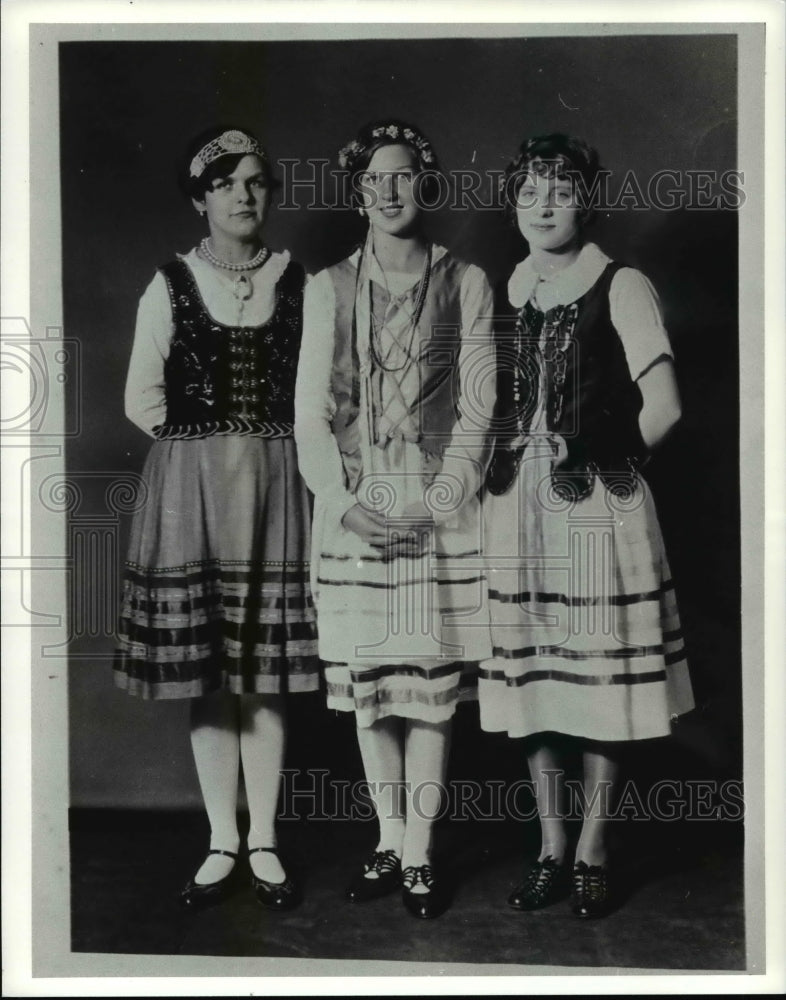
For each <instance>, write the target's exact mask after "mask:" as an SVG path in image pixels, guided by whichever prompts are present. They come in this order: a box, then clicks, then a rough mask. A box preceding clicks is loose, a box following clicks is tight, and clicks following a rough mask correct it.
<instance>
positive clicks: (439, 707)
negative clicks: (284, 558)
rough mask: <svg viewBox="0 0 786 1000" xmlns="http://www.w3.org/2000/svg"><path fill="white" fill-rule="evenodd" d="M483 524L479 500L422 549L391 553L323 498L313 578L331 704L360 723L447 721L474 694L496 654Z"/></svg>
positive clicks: (317, 513)
mask: <svg viewBox="0 0 786 1000" xmlns="http://www.w3.org/2000/svg"><path fill="white" fill-rule="evenodd" d="M479 530H480V517H479V508H478V504H477V503H476V502H473V503H470V504H468V505H467V507H465V508H464V509H463V510H462V511H461V512H460V514H459V515H458V517H457V518H456V523H454V524H452V525H450V526H444V527H439V528H437V529H436V530H435V531H434V532H433V534H432V535H431V537H430V544H429V545H428V546H427V547H426V549H425V551H424V552H422V553H421V554H419V555H399V556H395V557H393V558H386V557H384V556H382V555H380V554H379V552H378V551H376V550H374V549H372V548H371V547H370V546H368V545H366V544H365V543H364V542H363V541H362V540H361V539H360V538H359V537H358V536H357V535H356V534H354V533H353V532H351V531H347V530H346V529H345V528H343V527H342V526H341V524H340V523H339V522H338V520H337V519H335V518H334V517H332V516H331V511H330V505H329V504H327V505H323V504H321V503H320V502H319V501H318V502H317V505H316V510H315V519H314V536H315V542H314V547H315V550H316V551H317V556H316V558H315V560H314V564H313V566H314V570H313V577H312V580H313V588H314V593H315V599H316V604H317V611H318V615H319V650H320V656H321V658H322V659H323V660H324V661H325V664H326V666H325V679H326V682H327V692H328V701H327V703H328V707H329V708H334V709H337V710H340V711H354V712H355V714H356V720H357V724H358V726H361V727H366V726H370V725H371V724H372V723H374V722H375V721H376V720H377V719H380V718H383V717H385V716H391V715H392V716H400V717H404V718H411V719H420V720H423V721H426V722H443V721H445V720H447V719H449V718H451V716H452V715H453V713H454V712H455V709H456V705H457V703H458V702H459V701H460V700H464V699H471V698H475V697H476V696H477V665H478V662H479V661H480V660H482V659H485V658H486V657H488V656H490V654H491V646H490V634H489V619H488V608H487V604H486V601H485V579H484V574H483V569H482V562H481V559H480V537H479ZM317 539H319V543H318V542H317Z"/></svg>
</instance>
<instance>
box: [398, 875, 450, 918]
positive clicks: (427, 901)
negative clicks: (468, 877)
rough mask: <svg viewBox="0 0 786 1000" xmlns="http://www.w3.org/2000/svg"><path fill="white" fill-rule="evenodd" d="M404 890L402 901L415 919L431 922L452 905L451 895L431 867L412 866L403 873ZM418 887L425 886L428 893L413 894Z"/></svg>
mask: <svg viewBox="0 0 786 1000" xmlns="http://www.w3.org/2000/svg"><path fill="white" fill-rule="evenodd" d="M402 880H403V883H404V888H403V891H402V893H401V899H402V901H403V903H404V907H405V908H406V909H407V910H408V911H409V912H410V913H411V914H412V916H413V917H420V919H421V920H430V919H432V918H433V917H438V916H440V915H441V914H443V913H444V912H445V910H447V908H448V906H449V905H450V894H449V893H448V891H447V889H446V887H445V885H444V883H442V882H439V881H437V879H436V878H435V877H434V872H433V870H432V868H431V865H417V866H415V865H411V866H410V867H409V868H405V869H404V871H403V873H402ZM416 885H424V886H425V887H426V888H427V889H428V892H413V891H412V890H413V889H414V888H415V886H416Z"/></svg>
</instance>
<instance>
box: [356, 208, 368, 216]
mask: <svg viewBox="0 0 786 1000" xmlns="http://www.w3.org/2000/svg"><path fill="white" fill-rule="evenodd" d="M365 214H366V210H365V208H362V207H361V208H359V209H358V215H365Z"/></svg>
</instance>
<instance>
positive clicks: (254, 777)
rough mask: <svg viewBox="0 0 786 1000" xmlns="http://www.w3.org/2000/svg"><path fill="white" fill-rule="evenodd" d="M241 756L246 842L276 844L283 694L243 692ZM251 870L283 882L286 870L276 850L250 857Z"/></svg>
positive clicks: (261, 875)
mask: <svg viewBox="0 0 786 1000" xmlns="http://www.w3.org/2000/svg"><path fill="white" fill-rule="evenodd" d="M240 713H241V714H240V757H241V760H242V762H243V778H244V781H245V786H246V799H247V800H248V811H249V815H250V818H251V827H250V829H249V831H248V846H249V848H252V847H275V846H276V827H275V824H276V812H277V810H278V796H279V790H280V787H281V768H282V767H283V765H284V749H285V744H286V715H285V712H284V698H283V695H280V694H266V695H263V694H244V695H242V696H241V698H240ZM249 864H250V866H251V870H252V872H253V873H254V874H255V875H256V876H257V878H261V879H264V880H265V881H266V882H283V881H284V879H285V878H286V873H285V871H284V869H283V868H282V867H281V863H280V861H279V860H278V858H277V857H276V855H275V854H270V853H269V852H267V851H264V852H257V853H255V854H252V855H251V856H250V857H249Z"/></svg>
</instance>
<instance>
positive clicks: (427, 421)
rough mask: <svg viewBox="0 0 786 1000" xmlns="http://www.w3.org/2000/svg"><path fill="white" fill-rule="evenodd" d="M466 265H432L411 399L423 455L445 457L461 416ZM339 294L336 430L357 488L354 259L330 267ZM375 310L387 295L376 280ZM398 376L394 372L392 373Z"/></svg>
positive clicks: (350, 481)
mask: <svg viewBox="0 0 786 1000" xmlns="http://www.w3.org/2000/svg"><path fill="white" fill-rule="evenodd" d="M466 269H467V265H466V264H464V263H462V262H460V261H457V260H454V259H453V258H452V257H451V256H450V255H449V254H445V255H444V256H443V257H441V258H440V259H439V260H438V261H437V262H436V263H435V264H434V266H433V268H432V271H431V280H430V282H429V287H428V292H427V295H426V301H425V303H424V305H423V311H422V313H421V316H420V321H419V323H418V336H419V345H420V347H419V361H418V367H419V376H420V377H419V388H418V391H417V393H416V394H415V395H414V396H413V398H412V399H411V400H408V401H407V402H408V405H409V408H410V414H411V416H412V418H413V420H414V422H415V425H416V427H417V432H416V434H415V437H416V443H417V445H418V447H419V448H420V449H421V451H422V452H423V453H428V454H431V455H434V454H436V455H439V456H440V457H441V455H442V454H443V452H444V449H445V447H446V446H447V445H448V444H449V442H450V438H451V434H452V430H453V425H454V424H455V422H456V418H457V416H458V400H459V381H458V358H459V351H460V348H461V281H462V278H463V277H464V273H465V271H466ZM328 273H329V274H330V277H331V279H332V281H333V288H334V291H335V298H336V312H335V348H334V352H333V368H332V372H331V382H330V384H331V390H332V393H333V398H334V400H335V403H336V412H335V414H334V416H333V420H332V430H333V434H334V436H335V438H336V442H337V444H338V448H339V451H340V452H341V459H342V462H343V464H344V476H345V485H346V486H347V488H348V489H349V490H351V491H352V492H354V491H355V489H356V488H357V484H358V480H359V479H360V477H361V475H362V472H363V470H362V459H361V453H360V429H359V425H358V416H359V410H360V360H359V357H358V347H357V331H356V330H355V329H354V310H355V294H356V282H357V268H356V267H355V265H354V263H352V262H351V261H349V260H344V261H341V263H339V264H335V265H334V266H333V267H330V268H328ZM372 288H373V296H374V303H373V306H374V313H375V314H377V313H378V311H380V310H381V311H383V312H384V307H385V306H386V305H387V301H388V300H387V293H386V292H385V290H384V289H382V288H380V287H379V286H378V285H376V284H374V283H372ZM391 377H395V376H391Z"/></svg>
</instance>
